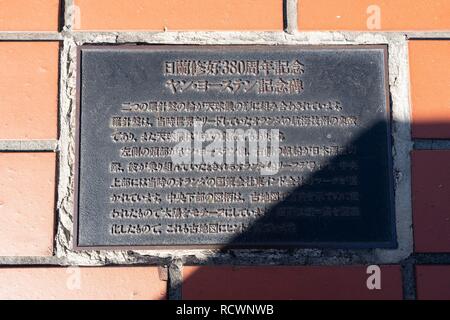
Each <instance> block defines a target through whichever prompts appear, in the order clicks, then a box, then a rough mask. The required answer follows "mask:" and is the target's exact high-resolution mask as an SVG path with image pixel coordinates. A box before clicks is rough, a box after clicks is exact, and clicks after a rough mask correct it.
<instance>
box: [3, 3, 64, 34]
mask: <svg viewBox="0 0 450 320" xmlns="http://www.w3.org/2000/svg"><path fill="white" fill-rule="evenodd" d="M58 18H59V0H2V1H0V31H58Z"/></svg>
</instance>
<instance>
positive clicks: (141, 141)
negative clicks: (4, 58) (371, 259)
mask: <svg viewBox="0 0 450 320" xmlns="http://www.w3.org/2000/svg"><path fill="white" fill-rule="evenodd" d="M386 60H387V49H386V47H385V46H82V47H80V48H79V59H78V63H79V66H78V104H77V151H76V164H77V168H76V170H77V174H76V179H77V180H76V186H75V187H76V188H75V189H76V192H75V211H76V219H75V234H76V241H75V246H76V247H77V248H116V247H117V248H144V247H149V248H153V247H169V246H175V247H249V248H252V247H337V248H382V247H384V248H386V247H389V248H392V247H395V246H396V237H395V223H394V221H395V219H394V206H393V178H392V167H391V142H390V139H391V135H390V112H389V96H388V89H387V88H388V86H387V81H388V79H387V66H386Z"/></svg>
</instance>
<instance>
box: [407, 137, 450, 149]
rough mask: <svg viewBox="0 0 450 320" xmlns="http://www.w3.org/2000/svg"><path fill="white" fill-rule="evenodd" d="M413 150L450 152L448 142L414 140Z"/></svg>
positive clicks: (449, 143)
mask: <svg viewBox="0 0 450 320" xmlns="http://www.w3.org/2000/svg"><path fill="white" fill-rule="evenodd" d="M413 141H414V150H450V140H434V139H430V140H427V139H415V140H413Z"/></svg>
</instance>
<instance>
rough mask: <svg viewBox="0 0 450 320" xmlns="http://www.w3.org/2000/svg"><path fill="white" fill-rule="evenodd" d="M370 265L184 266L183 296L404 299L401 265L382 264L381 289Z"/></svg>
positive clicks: (186, 297) (211, 297)
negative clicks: (373, 286) (372, 282)
mask: <svg viewBox="0 0 450 320" xmlns="http://www.w3.org/2000/svg"><path fill="white" fill-rule="evenodd" d="M368 276H369V275H368V274H366V267H363V266H342V267H328V266H323V267H284V266H283V267H229V266H220V267H219V266H218V267H184V268H183V288H182V292H183V299H188V300H191V299H195V300H197V299H226V300H232V299H239V300H240V299H262V300H278V299H284V300H286V299H295V300H297V299H402V280H401V269H400V266H381V290H369V289H367V286H366V281H367V278H368Z"/></svg>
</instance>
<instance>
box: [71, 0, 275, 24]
mask: <svg viewBox="0 0 450 320" xmlns="http://www.w3.org/2000/svg"><path fill="white" fill-rule="evenodd" d="M75 4H76V5H77V6H78V9H77V12H78V14H77V16H76V18H75V29H76V30H164V29H168V30H282V29H283V7H282V4H283V2H282V0H264V1H260V0H226V1H225V0H217V1H204V0H165V1H160V0H115V1H110V0H95V1H91V0H75Z"/></svg>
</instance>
